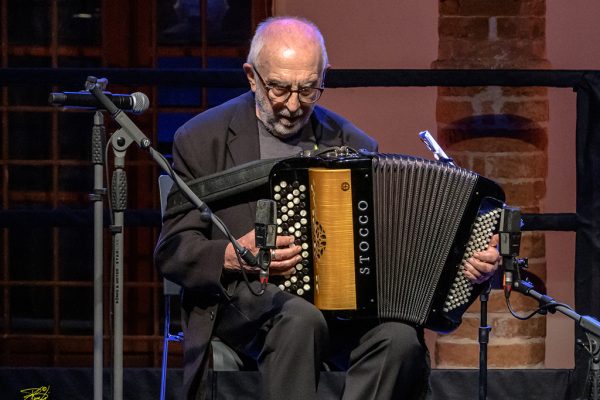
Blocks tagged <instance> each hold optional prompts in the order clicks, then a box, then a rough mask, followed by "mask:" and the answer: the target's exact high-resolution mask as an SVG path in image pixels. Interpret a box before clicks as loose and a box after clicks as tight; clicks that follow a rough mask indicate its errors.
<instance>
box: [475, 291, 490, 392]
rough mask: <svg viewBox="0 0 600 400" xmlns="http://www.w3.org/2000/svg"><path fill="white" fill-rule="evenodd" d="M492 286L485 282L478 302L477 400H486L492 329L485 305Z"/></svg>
mask: <svg viewBox="0 0 600 400" xmlns="http://www.w3.org/2000/svg"><path fill="white" fill-rule="evenodd" d="M491 290H492V285H491V284H490V281H489V280H488V281H487V282H486V288H485V289H484V290H483V292H481V294H480V295H479V301H480V303H481V305H480V309H479V335H478V341H479V400H485V399H486V398H487V354H488V352H487V350H488V342H489V339H490V331H491V330H492V327H491V326H489V325H488V322H487V304H488V299H489V297H490V292H491Z"/></svg>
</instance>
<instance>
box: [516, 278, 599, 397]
mask: <svg viewBox="0 0 600 400" xmlns="http://www.w3.org/2000/svg"><path fill="white" fill-rule="evenodd" d="M517 271H518V269H517ZM517 274H518V275H520V274H519V273H518V272H517ZM512 289H513V290H516V291H517V292H519V293H521V294H524V295H525V296H529V297H532V298H534V299H536V300H537V301H538V302H539V304H540V306H541V307H542V308H545V309H547V310H548V311H550V312H551V313H554V312H556V311H559V312H560V313H562V314H564V315H566V316H567V317H569V318H571V319H572V320H573V321H575V322H576V324H577V326H578V327H579V328H581V329H583V330H584V332H585V334H586V335H587V337H588V339H589V342H590V348H589V349H588V351H589V353H590V357H591V360H590V373H591V376H590V377H589V380H588V382H586V385H587V384H589V385H590V387H589V388H587V390H584V392H587V393H584V396H585V397H581V398H580V399H582V400H583V399H586V400H600V322H598V320H597V319H595V318H594V317H591V316H589V315H580V314H578V313H577V312H575V310H573V309H572V308H570V307H568V306H566V305H564V304H562V303H558V302H556V300H554V299H553V298H552V297H550V296H548V295H545V294H541V293H539V292H537V291H536V290H535V289H534V288H533V284H532V283H531V282H528V281H523V280H521V279H520V277H519V278H518V279H516V280H515V281H514V282H513V286H512Z"/></svg>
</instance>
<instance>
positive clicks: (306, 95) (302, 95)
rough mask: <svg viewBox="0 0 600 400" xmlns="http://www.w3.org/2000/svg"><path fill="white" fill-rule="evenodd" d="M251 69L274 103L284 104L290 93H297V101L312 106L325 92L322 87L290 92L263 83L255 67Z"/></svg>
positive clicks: (287, 89) (289, 90)
mask: <svg viewBox="0 0 600 400" xmlns="http://www.w3.org/2000/svg"><path fill="white" fill-rule="evenodd" d="M252 68H253V69H254V72H256V76H258V79H260V82H261V83H262V85H263V86H264V87H265V89H267V96H269V99H271V101H273V102H276V103H286V102H287V101H288V100H289V98H290V97H291V96H292V93H298V100H299V101H300V103H304V104H312V103H315V102H316V101H317V100H319V98H320V97H321V94H323V90H325V88H323V87H305V88H300V89H296V90H292V89H290V88H289V87H282V86H276V85H271V84H268V83H266V82H265V80H264V79H263V77H262V76H260V74H259V73H258V71H257V70H256V67H255V66H252Z"/></svg>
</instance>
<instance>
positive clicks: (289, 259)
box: [223, 230, 302, 275]
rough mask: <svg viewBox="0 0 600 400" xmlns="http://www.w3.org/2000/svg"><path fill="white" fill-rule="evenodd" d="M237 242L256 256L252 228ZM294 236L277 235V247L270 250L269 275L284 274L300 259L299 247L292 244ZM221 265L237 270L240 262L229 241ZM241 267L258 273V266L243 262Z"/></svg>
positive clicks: (230, 269) (227, 268) (256, 249)
mask: <svg viewBox="0 0 600 400" xmlns="http://www.w3.org/2000/svg"><path fill="white" fill-rule="evenodd" d="M238 242H239V243H240V244H241V245H242V246H244V247H245V248H247V249H248V251H250V252H251V253H252V254H254V255H255V256H256V254H257V253H258V250H259V249H258V248H256V240H255V238H254V230H251V231H250V232H248V233H246V234H245V235H244V236H242V237H241V238H239V239H238ZM293 243H294V236H277V242H276V244H277V248H276V249H274V250H272V251H271V255H272V258H271V265H270V267H269V272H270V275H285V274H286V273H288V274H289V273H290V272H291V270H292V269H293V268H295V266H296V264H298V263H299V262H301V261H302V256H301V255H300V250H301V247H300V246H297V245H294V244H293ZM223 267H224V268H225V269H226V270H229V271H239V270H240V264H239V262H238V259H237V257H236V254H235V250H234V248H233V245H232V244H231V243H229V244H228V245H227V247H226V248H225V258H224V263H223ZM243 267H244V269H245V270H246V271H248V272H253V273H258V271H259V268H258V267H251V266H249V265H247V264H245V263H244V264H243Z"/></svg>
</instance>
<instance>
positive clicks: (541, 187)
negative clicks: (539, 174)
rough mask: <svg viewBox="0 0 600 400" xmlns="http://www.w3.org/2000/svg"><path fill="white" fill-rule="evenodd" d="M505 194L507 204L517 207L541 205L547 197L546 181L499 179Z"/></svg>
mask: <svg viewBox="0 0 600 400" xmlns="http://www.w3.org/2000/svg"><path fill="white" fill-rule="evenodd" d="M496 182H498V183H499V184H500V185H501V186H502V189H504V193H505V194H506V202H507V203H508V204H511V205H513V206H516V207H521V206H527V205H535V204H539V203H540V202H541V201H542V199H544V198H545V197H546V181H545V180H543V179H536V180H533V179H532V180H527V181H513V180H510V181H507V180H504V179H497V180H496Z"/></svg>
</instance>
